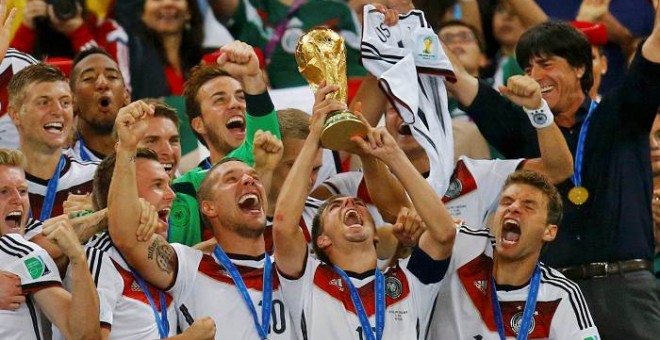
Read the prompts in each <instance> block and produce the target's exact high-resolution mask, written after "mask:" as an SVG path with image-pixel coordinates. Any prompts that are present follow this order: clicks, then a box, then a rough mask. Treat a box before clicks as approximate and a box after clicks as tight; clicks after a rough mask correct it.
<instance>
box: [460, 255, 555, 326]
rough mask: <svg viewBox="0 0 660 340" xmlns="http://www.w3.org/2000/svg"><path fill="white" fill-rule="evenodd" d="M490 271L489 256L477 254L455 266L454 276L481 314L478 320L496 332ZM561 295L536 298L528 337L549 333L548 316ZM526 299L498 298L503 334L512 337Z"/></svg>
mask: <svg viewBox="0 0 660 340" xmlns="http://www.w3.org/2000/svg"><path fill="white" fill-rule="evenodd" d="M492 271H493V259H491V258H490V257H488V256H486V255H484V254H481V255H479V256H478V257H476V258H475V259H473V260H472V261H470V262H468V263H466V264H465V265H463V266H462V267H461V268H459V269H458V271H457V272H458V277H459V278H460V280H461V283H462V284H463V288H465V291H466V293H467V295H468V296H469V297H470V300H471V301H472V303H473V304H474V307H475V308H476V309H477V311H478V312H479V314H480V315H481V320H482V321H483V323H484V324H485V325H486V326H487V327H488V329H489V330H490V331H492V332H497V325H496V324H495V316H494V315H495V314H494V312H493V305H492V303H491V293H492V290H491V275H492V274H491V273H492ZM560 301H561V299H558V300H554V301H538V302H537V303H536V310H535V313H534V323H533V328H532V333H531V334H530V336H529V339H540V338H548V337H550V325H551V322H552V318H553V316H554V314H555V311H556V310H557V307H558V306H559V302H560ZM525 302H526V301H506V302H503V301H502V302H500V309H501V310H502V318H503V320H504V331H505V333H506V336H507V337H514V338H515V337H516V336H517V333H516V332H514V331H513V327H512V326H514V325H516V326H517V327H519V326H520V322H521V321H522V313H523V311H524V310H525Z"/></svg>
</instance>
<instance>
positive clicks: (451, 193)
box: [445, 177, 463, 199]
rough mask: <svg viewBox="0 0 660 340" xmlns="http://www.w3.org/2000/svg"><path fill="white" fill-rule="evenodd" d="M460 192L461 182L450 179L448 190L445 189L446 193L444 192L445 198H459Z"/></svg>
mask: <svg viewBox="0 0 660 340" xmlns="http://www.w3.org/2000/svg"><path fill="white" fill-rule="evenodd" d="M462 191H463V183H462V182H461V180H460V179H458V178H457V177H452V178H451V181H450V182H449V188H447V192H445V197H447V198H449V199H454V198H456V197H458V196H460V195H461V192H462Z"/></svg>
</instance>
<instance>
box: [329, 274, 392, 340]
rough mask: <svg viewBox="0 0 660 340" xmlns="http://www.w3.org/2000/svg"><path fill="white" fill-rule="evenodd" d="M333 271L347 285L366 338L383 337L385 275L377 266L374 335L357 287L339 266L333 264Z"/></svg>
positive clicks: (377, 339) (372, 339) (369, 339)
mask: <svg viewBox="0 0 660 340" xmlns="http://www.w3.org/2000/svg"><path fill="white" fill-rule="evenodd" d="M335 271H336V272H337V274H339V276H341V278H342V279H344V282H346V285H347V286H348V290H349V291H350V292H351V301H353V307H355V311H356V312H357V316H358V319H360V325H361V326H362V332H363V333H364V336H365V338H366V339H367V340H380V339H382V338H383V330H384V329H385V276H383V273H381V272H380V270H379V269H378V268H376V271H375V276H376V277H375V287H374V289H375V290H376V294H375V295H376V335H374V332H373V330H372V329H371V324H370V323H369V318H368V317H367V312H366V311H365V310H364V305H362V300H361V299H360V294H358V291H357V288H355V285H353V282H351V279H350V278H349V277H348V275H346V272H344V271H343V270H342V269H341V268H339V267H337V266H335Z"/></svg>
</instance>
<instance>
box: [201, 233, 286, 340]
mask: <svg viewBox="0 0 660 340" xmlns="http://www.w3.org/2000/svg"><path fill="white" fill-rule="evenodd" d="M213 253H214V254H215V257H216V258H217V259H218V261H220V264H221V265H222V266H223V267H225V269H226V270H227V272H229V275H230V276H231V278H232V280H233V281H234V284H235V286H236V288H237V289H238V291H239V293H241V296H242V297H243V301H244V302H245V305H246V306H247V307H248V309H249V310H250V314H251V315H252V321H254V327H255V328H256V329H257V333H259V338H260V339H261V340H266V339H268V326H269V325H270V310H271V307H272V306H273V276H272V273H273V271H272V267H273V266H272V263H271V261H270V257H269V256H268V254H264V273H263V286H262V287H263V288H262V290H261V291H262V293H263V296H262V298H261V323H259V317H258V316H257V309H256V308H255V307H254V304H253V303H252V298H250V293H249V292H248V289H247V286H245V282H244V281H243V277H241V274H240V273H239V272H238V269H237V268H236V266H235V265H234V264H233V263H232V262H231V260H230V259H229V256H227V254H226V253H225V251H224V250H222V248H220V246H218V245H216V246H215V249H214V250H213Z"/></svg>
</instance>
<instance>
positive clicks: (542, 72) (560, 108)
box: [525, 56, 584, 114]
mask: <svg viewBox="0 0 660 340" xmlns="http://www.w3.org/2000/svg"><path fill="white" fill-rule="evenodd" d="M525 73H526V74H527V75H529V76H531V77H532V78H534V80H536V81H537V82H538V83H539V85H540V86H541V94H542V96H543V99H545V101H546V102H547V103H548V106H549V107H550V109H551V110H552V111H553V112H554V113H555V114H557V113H561V112H567V111H569V110H570V109H571V108H573V107H575V106H576V104H578V103H581V102H582V100H583V98H584V93H583V92H582V88H581V87H580V78H582V76H583V75H584V67H573V66H571V65H570V64H569V63H568V61H567V60H566V59H564V58H562V57H558V56H548V57H533V58H532V60H531V61H530V63H529V66H528V67H526V68H525Z"/></svg>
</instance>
